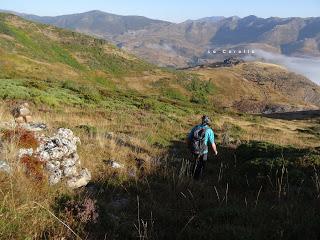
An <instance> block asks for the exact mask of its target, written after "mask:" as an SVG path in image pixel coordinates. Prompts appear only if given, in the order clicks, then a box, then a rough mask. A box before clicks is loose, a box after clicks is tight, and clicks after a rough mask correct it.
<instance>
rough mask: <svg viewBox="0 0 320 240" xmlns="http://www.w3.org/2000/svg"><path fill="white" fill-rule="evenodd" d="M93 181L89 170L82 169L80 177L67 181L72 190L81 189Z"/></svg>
mask: <svg viewBox="0 0 320 240" xmlns="http://www.w3.org/2000/svg"><path fill="white" fill-rule="evenodd" d="M90 180H91V173H90V172H89V170H88V169H86V168H85V169H82V170H81V171H80V173H79V175H78V176H76V177H73V178H71V179H69V180H68V181H67V186H68V187H70V188H80V187H83V186H86V185H87V184H88V183H89V181H90Z"/></svg>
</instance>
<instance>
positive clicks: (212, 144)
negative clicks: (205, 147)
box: [209, 129, 218, 155]
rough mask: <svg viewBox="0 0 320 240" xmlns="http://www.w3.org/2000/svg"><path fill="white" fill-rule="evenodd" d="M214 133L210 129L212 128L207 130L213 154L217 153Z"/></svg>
mask: <svg viewBox="0 0 320 240" xmlns="http://www.w3.org/2000/svg"><path fill="white" fill-rule="evenodd" d="M214 140H215V139H214V133H213V131H212V129H210V130H209V141H210V143H211V147H212V150H213V152H214V154H215V155H218V151H217V145H216V144H215V142H214Z"/></svg>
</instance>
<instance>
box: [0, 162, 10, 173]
mask: <svg viewBox="0 0 320 240" xmlns="http://www.w3.org/2000/svg"><path fill="white" fill-rule="evenodd" d="M0 172H6V173H11V167H10V166H9V164H8V163H7V162H6V161H3V160H1V161H0Z"/></svg>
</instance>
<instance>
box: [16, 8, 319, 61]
mask: <svg viewBox="0 0 320 240" xmlns="http://www.w3.org/2000/svg"><path fill="white" fill-rule="evenodd" d="M21 16H23V17H25V18H27V19H30V20H33V21H37V22H41V23H46V24H52V25H55V26H58V27H62V28H68V29H72V30H77V31H79V32H84V33H87V34H91V35H95V36H99V37H104V38H106V39H108V40H110V41H113V42H114V43H115V44H118V45H119V46H121V47H123V48H125V49H127V50H129V51H130V52H132V53H135V54H137V55H138V56H140V57H143V58H144V59H146V60H148V61H151V62H153V63H156V64H160V65H163V66H168V65H175V66H185V65H187V64H190V63H193V62H194V59H195V57H198V58H204V59H206V58H207V57H208V56H206V55H205V53H206V51H207V49H208V48H209V49H210V48H226V47H228V48H234V47H241V48H243V47H253V48H260V49H264V50H268V51H273V52H277V53H283V54H286V55H296V56H297V55H310V56H320V48H319V46H320V35H319V34H320V30H319V29H320V18H295V17H292V18H276V17H272V18H267V19H264V18H259V17H256V16H248V17H245V18H239V17H229V18H223V17H211V18H210V17H209V18H203V19H199V20H194V21H192V20H188V21H186V22H183V23H179V24H175V23H169V22H164V21H157V20H151V19H147V18H143V17H137V16H118V15H113V14H108V13H104V12H100V11H91V12H87V13H80V14H72V15H66V16H57V17H39V16H34V15H26V14H21Z"/></svg>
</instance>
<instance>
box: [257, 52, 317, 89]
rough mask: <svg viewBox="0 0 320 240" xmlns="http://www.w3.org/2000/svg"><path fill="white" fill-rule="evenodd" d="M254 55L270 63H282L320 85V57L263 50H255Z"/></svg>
mask: <svg viewBox="0 0 320 240" xmlns="http://www.w3.org/2000/svg"><path fill="white" fill-rule="evenodd" d="M255 56H256V58H263V59H264V60H265V61H267V62H270V63H275V64H279V65H283V66H285V67H286V68H288V69H289V70H290V71H293V72H295V73H298V74H301V75H304V76H306V77H307V78H309V79H310V80H311V81H313V82H315V83H317V84H318V85H320V58H315V57H288V56H284V55H281V54H275V53H270V52H266V51H263V50H256V51H255Z"/></svg>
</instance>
